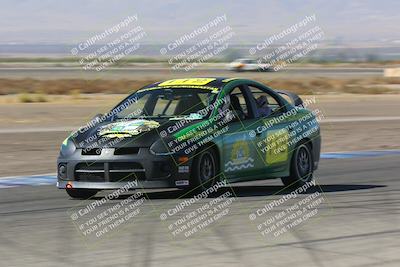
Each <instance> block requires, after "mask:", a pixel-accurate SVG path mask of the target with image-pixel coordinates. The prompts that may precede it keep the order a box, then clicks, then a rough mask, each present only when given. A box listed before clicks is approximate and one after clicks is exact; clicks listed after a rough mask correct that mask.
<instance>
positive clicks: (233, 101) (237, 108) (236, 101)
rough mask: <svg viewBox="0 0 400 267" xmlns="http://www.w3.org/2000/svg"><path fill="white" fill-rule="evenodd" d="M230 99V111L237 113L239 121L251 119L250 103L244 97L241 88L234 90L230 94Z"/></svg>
mask: <svg viewBox="0 0 400 267" xmlns="http://www.w3.org/2000/svg"><path fill="white" fill-rule="evenodd" d="M229 99H230V107H229V109H230V110H232V111H233V112H234V113H235V115H236V117H238V119H240V120H245V119H247V118H249V109H250V108H249V104H248V101H246V98H245V96H244V95H243V93H242V90H241V88H240V87H236V88H235V89H233V90H232V92H231V93H230V94H229Z"/></svg>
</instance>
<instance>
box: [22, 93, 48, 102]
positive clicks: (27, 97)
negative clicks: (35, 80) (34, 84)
mask: <svg viewBox="0 0 400 267" xmlns="http://www.w3.org/2000/svg"><path fill="white" fill-rule="evenodd" d="M18 101H19V102H21V103H43V102H48V101H49V99H48V98H47V96H46V95H45V94H43V93H35V94H29V93H22V94H19V95H18Z"/></svg>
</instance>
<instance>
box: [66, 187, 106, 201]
mask: <svg viewBox="0 0 400 267" xmlns="http://www.w3.org/2000/svg"><path fill="white" fill-rule="evenodd" d="M65 191H67V194H68V195H69V196H70V197H72V198H76V199H88V198H91V197H93V196H94V195H96V194H97V192H98V191H97V190H93V189H76V188H66V189H65Z"/></svg>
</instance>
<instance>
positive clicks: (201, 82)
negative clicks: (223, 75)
mask: <svg viewBox="0 0 400 267" xmlns="http://www.w3.org/2000/svg"><path fill="white" fill-rule="evenodd" d="M212 81H215V78H190V79H174V80H168V81H165V82H162V83H160V84H159V85H158V86H170V85H206V84H208V83H210V82H212Z"/></svg>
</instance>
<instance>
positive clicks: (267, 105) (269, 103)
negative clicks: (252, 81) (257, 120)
mask: <svg viewBox="0 0 400 267" xmlns="http://www.w3.org/2000/svg"><path fill="white" fill-rule="evenodd" d="M249 90H250V92H251V93H252V95H253V98H254V101H255V103H256V108H257V111H258V112H257V113H258V115H257V117H268V116H270V115H274V114H279V113H281V112H284V107H283V106H281V105H280V104H279V102H278V100H277V99H276V98H275V97H274V96H272V95H271V94H269V93H267V92H264V91H263V90H261V89H260V88H257V87H254V86H249Z"/></svg>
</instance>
